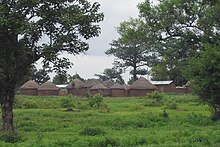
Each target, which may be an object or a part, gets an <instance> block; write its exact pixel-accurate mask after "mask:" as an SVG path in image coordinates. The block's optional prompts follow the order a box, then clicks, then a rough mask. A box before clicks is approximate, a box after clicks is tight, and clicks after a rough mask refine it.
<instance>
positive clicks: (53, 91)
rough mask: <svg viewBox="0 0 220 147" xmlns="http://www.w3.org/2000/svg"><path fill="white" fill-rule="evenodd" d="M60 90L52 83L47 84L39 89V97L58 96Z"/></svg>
mask: <svg viewBox="0 0 220 147" xmlns="http://www.w3.org/2000/svg"><path fill="white" fill-rule="evenodd" d="M59 90H60V89H59V88H58V87H57V86H56V85H55V84H53V83H52V82H49V81H47V82H45V83H43V84H42V85H40V87H39V88H38V95H39V96H58V95H59Z"/></svg>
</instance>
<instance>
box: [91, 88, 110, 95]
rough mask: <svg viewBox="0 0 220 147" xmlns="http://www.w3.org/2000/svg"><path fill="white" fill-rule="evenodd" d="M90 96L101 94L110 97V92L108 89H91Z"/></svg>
mask: <svg viewBox="0 0 220 147" xmlns="http://www.w3.org/2000/svg"><path fill="white" fill-rule="evenodd" d="M90 91H91V93H90V95H92V96H94V95H96V94H98V93H99V94H101V95H102V96H110V91H109V90H108V89H103V90H96V89H91V90H90Z"/></svg>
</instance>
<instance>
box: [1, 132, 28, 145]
mask: <svg viewBox="0 0 220 147" xmlns="http://www.w3.org/2000/svg"><path fill="white" fill-rule="evenodd" d="M0 140H1V141H4V142H8V143H19V142H23V141H24V138H23V137H22V136H21V135H20V134H18V133H14V134H6V133H3V134H0Z"/></svg>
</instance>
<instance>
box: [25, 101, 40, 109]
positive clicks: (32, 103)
mask: <svg viewBox="0 0 220 147" xmlns="http://www.w3.org/2000/svg"><path fill="white" fill-rule="evenodd" d="M22 106H23V108H24V109H37V108H39V105H38V103H37V102H36V101H34V100H33V99H28V100H25V101H24V102H23V104H22Z"/></svg>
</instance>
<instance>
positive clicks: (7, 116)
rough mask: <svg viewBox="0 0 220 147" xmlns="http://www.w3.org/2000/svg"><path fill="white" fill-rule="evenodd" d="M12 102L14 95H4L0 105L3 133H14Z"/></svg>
mask: <svg viewBox="0 0 220 147" xmlns="http://www.w3.org/2000/svg"><path fill="white" fill-rule="evenodd" d="M13 100H14V94H10V95H6V96H4V100H3V103H2V129H3V132H5V133H14V125H13V111H12V107H13Z"/></svg>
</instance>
